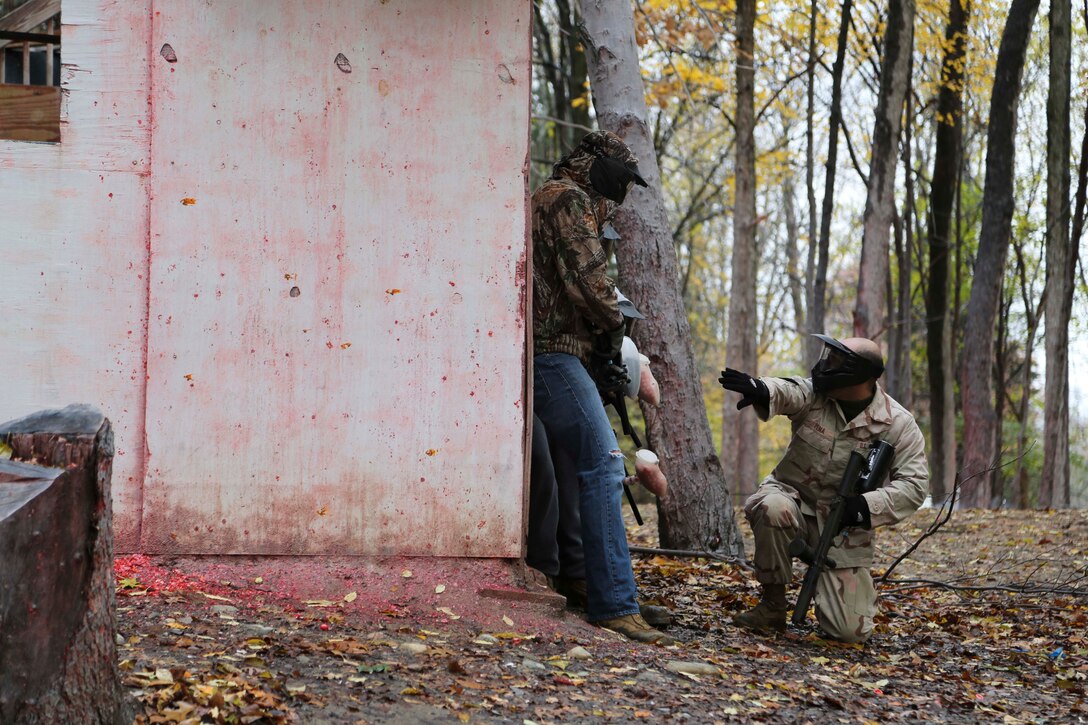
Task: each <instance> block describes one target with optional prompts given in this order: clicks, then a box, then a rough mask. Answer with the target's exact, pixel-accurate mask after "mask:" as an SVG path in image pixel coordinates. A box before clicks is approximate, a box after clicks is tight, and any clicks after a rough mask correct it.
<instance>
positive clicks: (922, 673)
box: [116, 511, 1088, 723]
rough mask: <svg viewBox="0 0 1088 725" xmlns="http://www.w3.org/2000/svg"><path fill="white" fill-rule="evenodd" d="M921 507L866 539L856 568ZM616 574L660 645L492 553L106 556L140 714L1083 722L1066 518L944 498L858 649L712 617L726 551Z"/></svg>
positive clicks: (1086, 602) (652, 540) (1071, 518)
mask: <svg viewBox="0 0 1088 725" xmlns="http://www.w3.org/2000/svg"><path fill="white" fill-rule="evenodd" d="M649 513H651V514H652V512H649ZM933 515H934V512H932V511H922V512H919V514H917V515H916V516H915V517H914V519H912V520H911V521H910V522H908V523H906V524H904V525H901V526H900V527H897V528H894V529H887V530H882V531H881V536H880V538H879V545H880V546H881V548H880V549H879V550H878V557H877V566H876V567H875V569H874V571H875V572H876V574H877V575H879V574H880V573H882V571H883V569H884V568H886V567H887V566H888V565H889V564H890V563H891V562H892V561H894V560H895V559H896V557H897V556H898V555H899V554H900V553H902V552H903V551H905V550H906V549H907V547H908V546H909V545H910V544H911V543H913V542H914V541H916V540H917V539H918V538H919V536H921V534H922V531H923V530H924V529H925V528H926V527H928V526H929V524H930V521H931V520H933ZM655 531H656V526H655V522H654V521H653V518H652V515H651V516H648V517H647V521H646V523H645V524H644V525H643V526H641V527H636V526H634V525H633V524H631V525H630V527H629V535H630V538H631V541H632V543H634V544H638V545H642V546H649V547H653V546H655V545H656V534H655V533H654V532H655ZM745 534H746V536H747V534H748V532H747V531H745ZM746 547H747V551H748V553H749V554H750V553H751V540H750V537H747V538H746ZM635 568H636V574H637V578H638V582H639V586H640V588H641V590H642V593H643V597H644V599H646V600H649V601H652V602H657V603H661V604H665V605H667V606H668V607H670V608H671V609H672V610H673V611H674V615H675V622H674V624H673V626H672V627H670V629H669V632H670V633H671V634H672V635H674V636H675V637H676V638H677V639H679V640H680V642H681V643H680V644H679V645H678V646H675V647H668V648H661V647H652V646H645V645H638V644H633V643H630V642H628V641H626V640H624V639H622V638H620V637H619V636H618V635H613V634H612V633H610V632H607V631H604V630H601V629H599V628H596V627H592V626H589V625H587V624H586V623H585V622H583V621H582V620H581V618H580V617H579V616H578V614H577V613H575V612H569V611H561V610H559V609H556V608H554V607H549V606H548V605H547V603H541V602H540V601H537V600H530V601H519V600H517V599H508V598H505V597H504V596H502V595H503V593H504V592H507V593H509V594H511V595H513V594H514V593H513V592H510V591H509V590H510V589H511V587H510V586H509V580H510V573H509V572H510V571H511V568H510V567H504V566H503V565H502V564H501V562H490V561H487V560H468V561H465V560H456V561H453V562H451V561H448V560H446V561H444V560H435V559H382V560H367V561H362V562H361V561H360V560H352V559H321V558H312V559H303V560H298V559H270V558H263V559H262V558H246V557H233V558H215V559H166V558H149V557H145V556H125V557H119V558H118V560H117V564H116V571H117V582H118V584H117V586H118V589H117V592H118V611H119V616H118V619H119V635H118V639H119V642H120V646H119V649H120V656H121V660H122V661H121V669H122V675H123V677H124V681H125V684H126V685H127V687H128V688H129V690H130V692H131V693H132V694H133V695H134V696H135V697H136V698H137V700H138V702H139V708H140V710H141V714H140V715H139V716H138V719H137V721H138V722H143V723H166V722H169V723H196V722H224V723H225V722H242V723H294V722H301V723H316V722H330V723H339V722H347V723H353V722H363V723H369V722H374V723H379V722H389V723H446V722H450V723H457V722H479V723H491V722H515V723H526V722H530V723H553V722H554V723H566V722H613V721H639V720H645V721H653V722H657V721H676V722H694V723H714V722H750V721H755V722H782V723H786V722H788V723H804V722H812V723H827V722H874V723H877V722H879V723H884V722H917V721H920V720H928V721H939V722H963V723H968V722H1000V723H1026V722H1031V723H1035V722H1062V723H1070V722H1088V703H1086V702H1085V690H1086V687H1088V681H1086V678H1088V643H1086V642H1085V638H1086V637H1088V634H1086V632H1088V628H1086V624H1088V584H1086V579H1088V512H1083V511H1061V512H1054V511H1038V512H1036V511H1001V512H982V511H968V512H957V513H955V514H954V515H953V516H952V518H951V520H950V521H949V522H948V523H947V524H946V525H944V526H943V527H942V528H940V530H939V531H938V532H937V533H936V534H935V535H933V536H931V537H929V538H926V539H925V540H924V541H922V543H921V545H920V546H919V547H918V548H917V550H915V551H914V552H913V554H912V555H911V556H910V558H908V559H906V560H905V561H903V562H902V563H901V564H899V565H898V566H897V567H896V568H895V571H894V572H893V574H892V578H893V579H895V580H896V581H893V582H889V583H887V584H885V585H884V586H882V587H880V591H881V613H880V615H879V616H878V619H877V625H876V632H875V634H874V636H873V638H872V639H871V640H870V642H869V643H867V644H866V645H865V646H851V645H844V644H841V643H836V642H833V641H830V640H827V639H824V638H822V637H821V636H820V634H819V632H818V631H817V630H816V629H815V627H814V626H810V627H806V628H800V629H794V628H791V629H790V630H789V631H787V632H786V633H784V634H781V635H777V636H760V635H756V634H751V633H748V632H745V631H743V630H738V629H737V628H735V627H733V626H732V625H731V624H730V618H731V617H732V616H733V615H735V614H736V613H738V612H740V611H742V610H743V609H745V608H747V607H749V606H751V605H752V604H754V603H755V601H756V597H757V594H758V587H757V586H756V584H755V582H754V581H753V579H752V577H751V573H750V571H749V570H748V569H747V568H746V566H744V564H743V563H737V562H729V561H720V560H713V559H707V558H702V559H698V558H673V557H666V556H659V555H636V556H635ZM798 572H800V567H799V568H798ZM487 588H490V589H491V590H492V593H493V594H495V593H497V594H498V596H486V597H481V596H479V592H480V590H481V589H487Z"/></svg>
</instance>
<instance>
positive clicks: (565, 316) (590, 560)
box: [532, 131, 674, 644]
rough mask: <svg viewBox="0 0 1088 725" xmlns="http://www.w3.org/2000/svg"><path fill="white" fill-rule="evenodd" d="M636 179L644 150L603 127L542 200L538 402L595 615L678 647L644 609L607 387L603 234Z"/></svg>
mask: <svg viewBox="0 0 1088 725" xmlns="http://www.w3.org/2000/svg"><path fill="white" fill-rule="evenodd" d="M635 184H638V185H639V186H646V182H645V181H644V180H643V179H642V177H641V176H640V175H639V172H638V159H637V158H636V157H635V155H634V154H633V153H632V152H631V150H630V149H629V148H627V145H626V144H624V143H623V141H622V140H620V138H619V136H616V135H615V134H614V133H611V132H608V131H595V132H593V133H590V134H588V135H587V136H586V137H585V138H583V139H582V141H581V143H579V144H578V146H577V147H576V148H575V149H574V150H573V151H571V152H570V153H569V154H567V155H566V156H564V157H563V158H562V159H561V160H560V161H559V163H557V164H556V165H555V167H554V168H553V170H552V174H551V177H550V178H549V179H548V180H547V181H545V182H544V183H543V184H542V185H541V186H540V188H539V189H537V191H536V193H534V194H533V198H532V214H533V220H532V226H533V347H534V350H533V353H534V358H533V407H534V412H535V414H536V416H537V417H538V418H539V419H540V421H541V422H542V423H543V425H544V428H545V430H546V433H547V436H548V442H549V444H550V445H551V446H552V447H553V448H557V449H560V450H562V451H564V453H565V454H566V455H569V457H570V460H571V461H572V462H573V465H574V469H575V471H576V472H577V478H578V487H579V490H578V504H579V506H578V508H579V513H580V515H581V521H582V524H581V528H582V546H583V549H584V552H585V577H586V618H587V619H588V620H589V621H590V622H594V623H596V624H598V625H600V626H602V627H606V628H608V629H611V630H614V631H616V632H619V633H621V634H623V635H625V636H627V637H629V638H630V639H633V640H636V641H639V642H648V643H652V644H674V641H673V640H672V639H671V638H670V637H668V636H667V635H665V634H664V633H662V632H659V631H658V630H656V629H654V628H653V627H651V626H650V625H649V624H647V623H646V620H644V619H643V618H642V616H641V615H640V614H639V607H638V601H637V600H636V589H635V574H634V570H633V569H632V568H631V554H630V552H629V551H628V548H627V532H626V530H625V529H624V525H623V515H622V512H621V509H620V506H621V495H622V492H623V478H624V469H623V454H622V453H621V452H620V448H619V444H618V443H617V442H616V435H615V433H613V432H612V426H611V424H610V423H609V421H608V415H607V414H606V413H605V410H604V406H603V405H601V396H600V392H599V390H600V391H604V392H610V391H613V390H617V389H619V388H621V387H622V386H623V385H624V384H625V383H626V382H627V375H626V371H625V370H624V368H623V367H622V366H620V365H617V364H615V362H614V361H615V360H616V359H617V358H618V356H619V352H620V347H621V345H622V344H623V336H624V318H623V315H622V314H621V313H620V309H619V305H618V303H617V300H616V289H615V285H614V284H613V282H612V280H611V279H610V278H609V276H608V274H607V265H608V258H609V256H610V255H611V253H612V249H611V245H612V241H611V240H610V239H608V238H606V236H605V234H604V229H605V224H606V223H607V222H609V221H610V220H611V218H612V216H613V215H614V214H615V211H616V209H617V208H618V207H619V205H620V204H622V203H623V200H624V198H625V197H626V196H627V192H628V191H629V190H630V189H631V187H632V186H634V185H635Z"/></svg>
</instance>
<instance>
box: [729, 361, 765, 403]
mask: <svg viewBox="0 0 1088 725" xmlns="http://www.w3.org/2000/svg"><path fill="white" fill-rule="evenodd" d="M718 382H719V383H721V384H722V387H723V388H725V389H726V390H732V391H733V392H734V393H740V394H741V395H743V396H744V397H743V398H741V399H740V401H739V402H738V403H737V410H744V409H745V408H747V407H748V406H749V405H753V404H754V403H759V404H760V405H770V402H771V391H770V390H768V389H767V384H766V383H764V382H763V381H762V380H760V379H759V378H753V377H752V376H751V375H748V374H747V373H742V372H740V371H739V370H734V369H733V368H726V369H725V370H722V376H721V377H720V378H718Z"/></svg>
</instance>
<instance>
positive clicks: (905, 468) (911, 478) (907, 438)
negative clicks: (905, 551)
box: [865, 414, 929, 528]
mask: <svg viewBox="0 0 1088 725" xmlns="http://www.w3.org/2000/svg"><path fill="white" fill-rule="evenodd" d="M907 415H909V414H907ZM904 423H905V424H904V425H903V426H902V428H901V433H900V434H899V436H898V437H897V438H896V440H889V441H888V442H889V443H891V444H892V445H894V446H895V457H894V458H893V459H892V470H891V476H890V478H889V480H888V482H887V483H886V484H884V486H882V487H881V488H878V489H877V490H875V491H870V492H869V493H867V494H865V503H867V504H868V505H869V515H870V517H871V519H872V523H873V528H876V527H877V526H887V525H889V524H894V523H898V522H899V521H902V520H903V519H905V518H907V517H908V516H910V515H911V514H912V513H914V512H915V511H917V510H918V507H919V506H921V505H922V502H923V501H925V498H926V496H927V495H928V494H929V465H928V464H927V462H926V442H925V438H924V437H923V436H922V431H921V430H919V429H918V424H917V423H915V422H914V419H913V418H910V419H909V420H907V421H904Z"/></svg>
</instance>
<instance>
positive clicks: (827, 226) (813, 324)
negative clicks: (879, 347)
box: [808, 0, 853, 359]
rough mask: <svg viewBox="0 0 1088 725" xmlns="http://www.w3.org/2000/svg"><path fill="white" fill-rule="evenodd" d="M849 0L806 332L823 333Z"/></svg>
mask: <svg viewBox="0 0 1088 725" xmlns="http://www.w3.org/2000/svg"><path fill="white" fill-rule="evenodd" d="M852 8H853V0H843V2H842V18H841V19H840V21H839V41H838V49H837V50H836V51H835V63H834V64H833V65H832V66H831V118H830V120H829V121H828V137H827V167H826V173H825V174H824V199H823V204H821V209H820V241H819V243H818V244H819V246H818V247H817V251H816V271H815V273H814V275H813V279H812V300H811V301H810V302H809V315H808V331H809V332H810V333H812V332H824V317H825V314H826V305H827V257H828V249H829V247H830V244H831V215H832V213H833V212H834V210H835V170H836V166H837V164H838V155H839V126H841V125H842V69H843V66H844V65H845V64H846V46H847V42H846V41H847V38H848V37H849V35H850V11H851V10H852ZM809 344H810V345H811V346H812V347H810V358H812V359H815V358H816V355H817V354H818V351H819V347H820V346H819V343H818V342H815V341H814V340H813V338H809Z"/></svg>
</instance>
